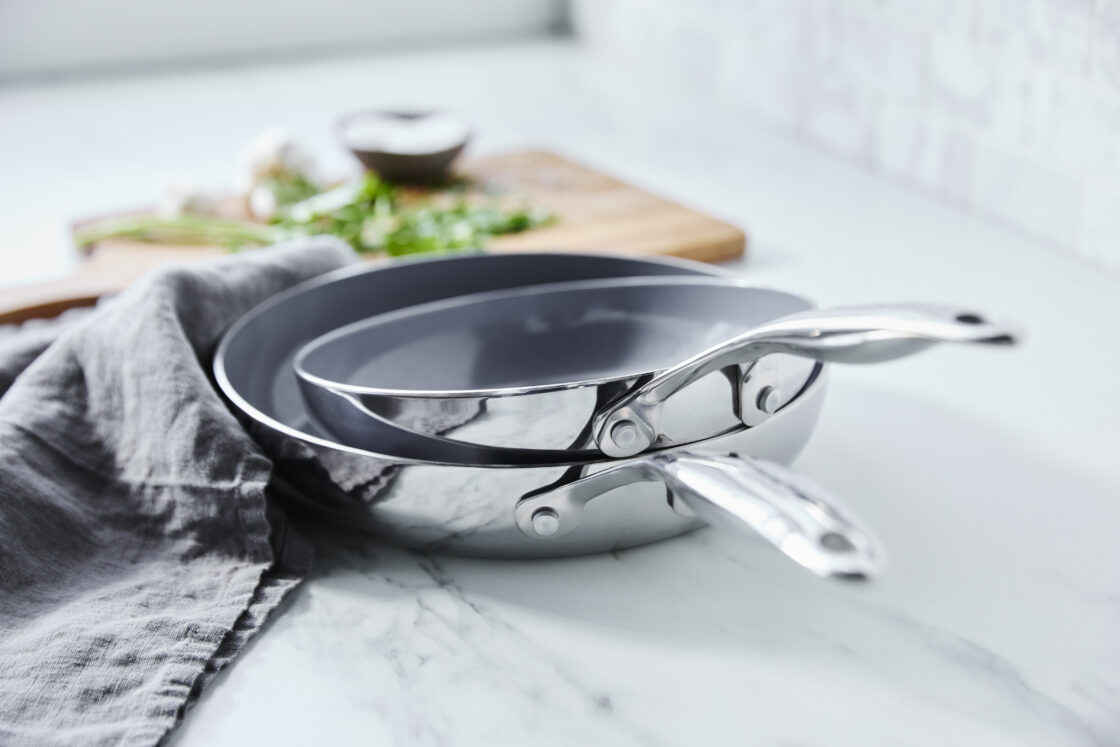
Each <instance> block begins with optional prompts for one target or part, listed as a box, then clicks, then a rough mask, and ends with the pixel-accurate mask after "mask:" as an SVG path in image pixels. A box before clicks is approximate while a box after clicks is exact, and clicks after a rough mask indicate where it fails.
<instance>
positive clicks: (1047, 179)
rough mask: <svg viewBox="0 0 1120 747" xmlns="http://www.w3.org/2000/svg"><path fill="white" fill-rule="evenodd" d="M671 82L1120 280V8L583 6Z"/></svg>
mask: <svg viewBox="0 0 1120 747" xmlns="http://www.w3.org/2000/svg"><path fill="white" fill-rule="evenodd" d="M573 18H574V22H575V26H576V29H577V32H578V33H579V34H580V36H581V37H582V38H583V39H584V40H585V41H586V42H587V44H588V45H589V46H591V47H592V48H594V49H596V50H599V51H600V52H601V53H602V54H603V55H605V56H609V57H613V58H615V59H625V60H628V61H630V63H632V64H633V63H636V64H641V65H643V66H646V67H648V68H650V69H651V70H653V71H654V72H655V73H656V74H658V75H661V76H662V77H663V78H664V79H665V81H666V85H670V84H675V85H683V86H687V87H689V88H691V89H693V90H700V91H704V92H708V93H710V94H711V95H712V96H715V97H718V98H720V99H722V100H724V101H728V102H732V103H733V104H735V107H734V110H736V111H741V112H743V116H759V115H760V116H762V117H764V118H765V119H767V120H769V121H771V122H773V123H776V124H778V125H780V126H782V127H786V128H788V129H790V130H791V131H793V132H796V133H798V134H799V135H801V136H802V137H804V138H805V139H806V140H808V141H810V142H812V143H814V144H817V145H820V146H823V147H825V148H828V149H829V150H831V151H833V152H835V153H838V154H840V155H842V156H845V157H847V158H850V159H852V160H853V161H856V162H858V163H861V164H865V165H867V166H868V167H870V168H875V169H878V170H880V171H882V172H885V173H887V174H890V175H891V176H892V177H894V178H896V179H899V180H901V181H904V182H907V183H909V184H912V185H915V186H916V187H919V188H922V189H925V190H928V191H930V192H933V193H935V194H937V195H940V196H941V197H943V198H946V199H949V200H952V201H954V202H956V203H958V204H961V205H966V206H969V207H970V208H971V209H973V210H976V211H977V212H980V213H983V214H985V215H988V216H990V217H993V218H995V219H998V220H999V221H1001V222H1003V223H1005V224H1007V225H1010V226H1013V227H1015V228H1018V229H1019V230H1022V231H1024V232H1026V233H1030V234H1032V235H1034V236H1037V237H1039V238H1041V239H1043V240H1046V241H1049V242H1051V243H1053V244H1055V245H1057V246H1059V247H1061V248H1063V249H1066V250H1068V251H1071V252H1075V253H1078V254H1081V255H1083V256H1086V257H1087V258H1088V257H1091V258H1093V260H1094V261H1096V262H1099V263H1102V264H1107V265H1109V266H1111V267H1116V268H1120V256H1118V255H1120V249H1118V247H1120V228H1118V224H1120V200H1118V199H1117V194H1118V193H1120V0H692V1H691V2H688V3H682V2H675V1H674V0H574V8H573Z"/></svg>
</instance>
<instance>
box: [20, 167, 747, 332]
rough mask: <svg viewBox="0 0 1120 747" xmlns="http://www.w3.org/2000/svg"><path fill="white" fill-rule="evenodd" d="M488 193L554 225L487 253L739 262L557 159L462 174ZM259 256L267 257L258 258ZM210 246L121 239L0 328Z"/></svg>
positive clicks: (655, 204)
mask: <svg viewBox="0 0 1120 747" xmlns="http://www.w3.org/2000/svg"><path fill="white" fill-rule="evenodd" d="M460 171H461V172H462V173H464V174H465V175H466V176H467V177H469V178H471V179H473V180H475V181H479V182H482V183H483V184H485V185H487V186H494V187H496V188H500V189H505V190H508V191H509V192H511V193H514V194H518V195H524V196H525V197H527V198H528V200H529V201H530V202H531V203H532V204H534V205H541V206H543V207H546V208H548V209H549V210H551V211H552V212H553V213H555V214H556V215H557V217H558V219H559V220H558V221H557V222H556V224H555V225H552V226H547V227H544V228H538V229H534V230H532V231H526V232H525V233H519V234H511V235H507V236H499V237H495V238H494V239H493V240H492V242H491V243H490V245H489V248H490V249H491V250H493V251H513V252H516V251H540V250H557V249H560V250H576V251H588V250H602V251H607V252H621V253H635V254H654V255H664V256H672V257H685V258H688V259H695V260H700V261H703V262H719V261H723V260H727V259H733V258H735V257H738V256H740V255H741V254H742V253H743V251H744V248H745V246H746V238H745V236H744V234H743V232H742V231H741V230H740V229H738V228H736V227H735V226H732V225H730V224H728V223H725V222H723V221H721V220H717V219H716V218H713V217H711V216H709V215H705V214H703V213H700V212H697V211H696V210H692V209H691V208H687V207H684V206H683V205H678V204H676V203H674V202H670V201H669V200H666V199H664V198H661V197H657V196H656V195H652V194H650V193H649V192H645V191H643V190H641V189H638V188H637V187H633V186H631V185H629V184H626V183H624V182H621V181H619V180H618V179H615V178H613V177H610V176H607V175H605V174H602V173H599V172H598V171H595V170H593V169H590V168H588V167H586V166H582V165H580V164H578V163H575V162H573V161H570V160H568V159H567V158H564V157H563V156H559V155H556V154H555V153H548V152H544V151H528V152H521V153H510V154H507V155H501V156H493V157H490V158H481V159H477V160H473V161H468V162H466V163H465V164H464V165H463V166H462V168H461V169H460ZM264 251H267V249H266V250H264ZM223 253H224V250H222V249H220V248H216V247H170V246H157V245H153V244H143V243H139V242H135V241H128V240H109V241H104V242H101V243H99V244H98V245H97V246H96V247H94V248H93V250H92V251H91V252H89V254H88V257H87V258H86V259H85V261H84V262H83V263H82V264H81V265H80V267H79V269H78V271H77V272H75V273H74V274H73V275H71V276H70V277H67V278H63V279H62V280H58V281H55V282H52V283H47V284H42V285H35V286H26V287H23V288H12V289H5V290H2V291H0V324H8V323H14V322H19V321H23V320H25V319H32V318H37V317H50V316H54V315H56V314H59V313H61V312H62V311H64V310H65V309H67V308H71V307H74V306H84V305H89V304H92V303H93V302H94V301H96V299H97V298H98V297H99V296H102V295H105V294H108V293H115V292H117V291H120V290H122V289H123V288H125V287H126V286H127V285H128V284H129V283H131V282H132V281H133V280H135V279H136V278H137V277H139V276H140V275H143V274H144V273H146V272H148V271H149V270H151V269H153V268H154V267H157V266H159V265H161V264H165V263H167V262H182V261H193V260H198V259H204V258H207V257H213V256H217V255H220V254H223Z"/></svg>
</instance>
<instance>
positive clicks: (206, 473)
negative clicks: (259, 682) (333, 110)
mask: <svg viewBox="0 0 1120 747" xmlns="http://www.w3.org/2000/svg"><path fill="white" fill-rule="evenodd" d="M352 260H353V254H352V252H351V251H350V250H349V249H348V248H347V247H346V246H345V245H344V244H341V242H336V241H334V240H330V239H315V240H311V241H307V242H303V243H302V244H301V245H299V246H290V247H283V248H273V249H268V250H261V251H256V252H249V253H246V254H243V255H237V256H234V257H230V258H227V259H223V260H220V261H217V262H213V263H207V264H198V265H192V266H189V267H185V268H176V269H170V270H166V271H161V272H158V273H156V274H154V275H152V276H149V277H148V278H147V279H146V280H144V281H141V282H140V283H139V284H137V285H136V286H134V287H132V288H130V289H129V290H128V291H126V292H124V293H122V294H120V295H119V296H117V297H115V298H113V299H111V300H109V301H107V302H104V303H102V304H101V305H99V306H98V308H97V309H96V310H94V311H92V312H89V313H86V314H77V315H72V317H71V318H70V319H69V320H67V321H64V322H62V323H59V324H55V325H40V326H38V327H36V328H28V329H25V330H22V331H21V332H19V333H17V334H14V335H6V336H3V337H0V744H5V745H9V744H35V745H40V744H153V743H156V742H158V741H159V740H161V739H162V738H163V737H164V736H166V734H167V733H168V731H169V730H170V729H171V728H172V727H174V725H175V724H176V723H177V721H178V720H179V718H181V716H182V714H183V711H184V710H185V708H186V706H188V705H189V704H190V703H191V702H192V701H193V699H194V698H195V697H197V695H198V693H199V691H200V690H201V688H202V687H204V686H205V685H206V683H207V682H208V681H209V680H210V679H211V678H212V677H213V675H214V674H215V673H216V672H217V671H218V670H219V669H220V668H221V667H222V666H223V665H225V664H226V663H228V662H229V661H230V660H231V659H232V658H233V657H234V656H236V655H237V653H238V652H239V651H240V650H241V649H242V647H243V646H244V645H245V643H246V641H247V640H248V638H249V637H250V636H251V635H252V634H253V633H254V632H255V631H256V630H257V629H258V628H259V627H260V626H261V624H262V623H263V621H264V618H265V616H266V615H267V614H268V612H269V611H270V610H271V609H273V608H274V607H275V606H276V605H277V604H278V603H279V602H280V600H281V598H282V597H283V595H284V594H285V592H287V591H288V590H290V589H291V588H292V587H293V586H294V585H295V584H297V583H298V581H299V578H300V577H301V575H302V574H303V573H304V572H305V570H306V568H307V566H308V564H309V562H310V547H309V545H308V544H307V543H306V542H305V541H304V540H303V539H302V538H300V537H299V536H298V535H296V534H295V533H293V532H291V531H289V530H288V528H287V526H286V525H285V523H284V521H283V517H282V515H281V514H280V513H279V512H278V511H276V510H275V509H273V508H272V507H271V505H270V503H269V502H268V501H267V500H266V495H265V486H266V484H267V483H268V479H269V475H270V471H271V464H270V462H269V460H268V458H267V457H266V456H265V455H264V454H263V453H262V452H261V450H260V448H259V447H258V446H257V445H256V444H255V443H254V442H253V441H252V440H251V439H250V438H249V437H248V435H247V434H246V433H245V432H244V431H243V430H242V428H241V427H240V426H239V425H238V423H237V420H236V419H235V418H234V416H233V415H232V414H231V413H230V411H229V410H228V409H227V408H226V406H225V405H224V403H223V402H222V400H221V398H220V397H219V395H218V394H217V392H216V391H215V390H214V389H213V387H212V386H211V382H210V376H209V365H210V356H211V354H212V352H213V348H214V346H215V344H216V342H217V340H218V338H219V336H220V335H221V333H222V331H223V330H225V329H226V328H227V327H228V326H229V325H230V324H231V323H232V322H233V321H234V320H235V319H237V317H238V316H240V315H241V314H242V313H244V312H245V311H247V310H248V309H249V308H251V307H252V306H253V305H254V304H256V303H258V302H259V301H261V300H263V299H264V298H267V297H268V296H269V295H271V294H273V293H276V292H277V291H280V290H282V289H284V288H286V287H288V286H290V285H292V284H294V283H296V282H299V281H301V280H304V279H306V278H309V277H312V276H314V275H317V274H320V273H323V272H326V271H328V270H332V269H334V268H336V267H339V266H341V265H343V264H346V263H348V262H350V261H352Z"/></svg>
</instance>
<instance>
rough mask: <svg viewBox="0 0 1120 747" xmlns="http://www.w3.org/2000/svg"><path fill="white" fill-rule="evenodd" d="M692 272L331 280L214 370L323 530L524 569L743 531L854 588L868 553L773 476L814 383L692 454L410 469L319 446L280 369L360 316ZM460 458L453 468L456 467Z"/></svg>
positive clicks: (813, 410)
mask: <svg viewBox="0 0 1120 747" xmlns="http://www.w3.org/2000/svg"><path fill="white" fill-rule="evenodd" d="M717 272H718V270H713V269H712V268H708V267H705V266H702V265H697V264H693V263H678V262H666V261H661V260H633V259H625V258H618V257H602V256H585V255H575V254H557V255H490V256H474V257H455V258H446V259H438V260H424V261H413V262H407V263H396V264H383V265H380V266H377V267H374V268H370V269H366V268H361V269H357V270H354V269H351V270H345V271H341V272H339V273H332V274H330V275H327V276H324V277H322V278H318V279H316V280H313V281H310V282H308V283H305V284H303V285H301V286H299V287H297V288H293V289H291V290H290V291H288V292H285V293H282V294H280V295H278V296H276V297H274V298H273V299H270V300H269V301H267V302H265V303H264V304H262V305H261V306H258V307H257V308H256V309H254V310H253V311H251V312H250V313H249V314H247V315H246V316H245V317H243V318H242V319H241V320H240V321H238V322H237V324H235V325H234V326H233V327H232V328H231V329H230V330H229V332H227V334H226V335H225V336H224V338H223V340H222V341H221V344H220V345H219V347H218V350H217V352H216V354H215V361H214V372H215V377H216V380H217V382H218V385H219V387H220V388H221V390H222V391H223V393H224V394H225V395H226V396H227V398H228V399H229V401H230V402H231V403H232V405H233V406H234V407H235V408H236V409H237V410H238V411H240V412H241V413H242V415H243V416H244V418H245V420H246V423H247V425H248V427H249V428H250V429H251V430H252V431H253V432H254V434H255V435H256V436H257V438H258V439H259V440H260V441H261V443H262V445H264V447H265V449H266V451H267V452H268V454H269V456H270V458H272V459H273V461H274V463H275V467H276V472H275V474H276V478H277V484H278V485H281V486H286V487H287V488H289V489H290V493H291V495H292V496H293V497H294V498H295V499H296V500H299V501H301V502H304V503H305V504H306V505H308V506H311V507H314V508H315V509H316V510H317V511H318V512H319V513H320V514H322V515H325V516H328V517H330V518H332V519H333V520H335V521H337V522H339V523H341V524H344V525H347V526H352V527H360V528H363V529H367V530H371V531H375V532H377V533H379V534H382V535H386V536H388V537H389V538H391V539H393V540H394V541H396V542H398V543H401V544H404V545H407V546H411V547H416V548H421V549H426V550H434V551H446V552H457V553H464V554H474V555H487V556H499V557H500V556H505V557H526V556H549V555H569V554H578V553H587V552H598V551H606V550H611V549H618V548H624V547H629V546H633V545H638V544H643V543H647V542H651V541H655V540H658V539H662V538H665V537H669V536H672V535H674V534H679V533H681V532H684V531H688V530H690V529H693V528H695V527H697V526H700V525H701V524H703V523H704V521H708V522H711V523H713V524H716V525H718V526H723V527H727V528H733V529H735V528H738V529H743V528H748V527H754V528H755V530H757V533H758V534H760V535H761V536H763V537H765V538H767V539H768V540H770V541H771V542H773V543H774V544H775V545H777V546H778V547H779V548H780V549H781V550H782V551H783V552H785V553H786V554H787V555H790V556H791V557H794V559H795V560H797V561H798V562H800V563H801V564H803V565H805V566H807V567H809V568H811V569H812V570H814V571H815V572H817V573H821V574H824V575H836V576H845V577H846V576H865V575H870V574H873V573H875V572H876V571H877V570H878V569H879V568H880V567H881V565H882V553H881V551H880V550H879V548H878V545H877V543H876V542H875V541H874V539H873V538H872V537H871V536H870V535H869V534H868V533H867V532H866V530H864V529H862V528H861V527H860V525H859V524H858V522H856V521H855V520H854V519H852V518H851V517H850V516H849V515H848V513H847V512H846V511H845V510H843V509H842V508H838V507H836V506H835V503H834V501H833V500H832V499H830V498H827V497H826V496H824V495H823V494H822V493H821V492H820V491H819V489H816V488H814V487H812V486H809V485H807V484H806V483H805V482H804V481H803V480H802V479H800V478H798V477H797V476H795V475H792V474H791V473H789V472H788V470H784V469H783V468H781V467H778V466H777V465H776V464H768V463H766V462H760V461H756V460H754V459H751V458H748V457H745V456H741V455H746V454H751V455H754V456H755V457H761V458H763V459H768V460H773V461H774V462H782V463H788V462H789V461H790V460H792V459H793V458H794V457H795V456H796V454H797V453H798V451H799V450H800V449H801V447H802V446H803V445H804V443H805V441H806V440H807V439H808V437H809V434H810V432H811V430H812V427H813V424H814V423H815V420H816V416H817V413H818V411H819V408H820V404H821V401H822V397H823V394H824V389H823V383H824V381H823V376H822V375H821V369H820V367H819V366H818V367H815V368H814V370H815V375H814V376H813V377H811V380H810V381H809V382H807V383H806V385H805V387H804V390H803V391H802V393H801V395H800V396H799V397H797V399H796V401H795V402H793V403H791V404H790V405H788V406H787V407H786V409H785V411H784V412H783V417H781V418H775V419H773V420H771V421H769V422H766V423H764V424H762V425H760V426H759V427H757V428H752V429H749V430H742V431H740V432H737V433H734V434H732V435H730V436H728V437H725V438H721V439H715V440H712V441H709V442H706V443H704V444H703V445H702V446H699V447H692V448H690V449H688V450H687V451H685V450H669V451H664V452H660V453H658V454H653V455H646V456H642V457H640V458H636V459H628V460H619V461H613V462H573V463H570V464H553V465H543V466H534V467H512V466H477V465H473V464H471V463H470V460H472V459H474V458H475V457H474V452H478V451H484V450H483V449H479V448H478V447H473V446H470V445H467V444H461V445H459V448H460V449H461V450H462V451H461V452H460V453H458V454H456V453H453V452H452V451H449V452H447V453H446V458H444V459H442V460H439V461H437V460H432V459H421V458H418V457H417V455H416V454H414V453H409V447H408V444H407V443H403V442H400V441H398V440H396V436H395V434H396V433H397V432H398V430H399V429H394V430H389V431H387V432H386V433H385V434H384V436H385V438H384V441H383V446H384V448H382V449H379V450H378V451H376V452H375V451H372V450H363V449H357V448H353V447H347V446H344V445H341V444H338V443H337V442H335V441H333V440H332V439H330V438H329V437H328V436H326V435H324V434H322V433H321V432H319V431H318V430H317V429H316V427H315V425H314V424H313V423H312V422H311V420H310V419H309V417H308V413H307V412H306V410H305V408H304V405H303V401H302V398H301V397H300V394H299V390H298V384H297V382H296V377H295V374H294V372H293V370H292V368H291V360H292V357H293V356H294V354H295V351H296V350H297V349H298V348H300V347H301V346H302V345H304V344H305V343H306V342H307V341H308V340H309V339H311V338H314V337H316V336H319V335H321V334H323V333H325V332H327V331H329V330H331V329H334V328H336V327H338V326H341V325H344V324H347V323H350V322H353V321H355V320H358V319H362V318H365V317H367V316H370V315H371V314H377V313H384V312H387V311H390V310H392V309H399V308H402V307H405V306H407V305H409V304H412V303H419V302H427V301H431V300H433V299H436V298H441V297H452V296H455V295H457V294H466V293H471V292H478V291H486V290H493V289H496V288H501V287H517V286H519V285H525V284H533V283H541V282H544V281H549V280H556V279H558V278H566V279H577V278H578V277H579V276H582V277H583V278H585V279H586V278H595V277H618V276H627V275H640V274H646V275H669V274H679V275H689V274H691V275H702V274H709V273H710V274H715V273H717ZM458 458H461V459H462V461H459V462H458V463H456V462H455V461H454V460H455V459H458Z"/></svg>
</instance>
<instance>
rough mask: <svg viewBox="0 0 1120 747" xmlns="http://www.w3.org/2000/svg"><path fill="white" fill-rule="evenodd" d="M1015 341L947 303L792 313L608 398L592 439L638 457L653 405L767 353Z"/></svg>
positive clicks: (852, 353) (650, 427)
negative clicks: (718, 373)
mask: <svg viewBox="0 0 1120 747" xmlns="http://www.w3.org/2000/svg"><path fill="white" fill-rule="evenodd" d="M1015 338H1016V333H1015V332H1014V331H1012V330H1011V329H1010V328H1009V327H1007V326H1005V325H1001V324H996V323H993V322H989V321H987V320H986V319H985V318H984V317H982V316H981V315H979V314H977V313H975V312H972V311H965V310H962V309H958V308H953V307H946V306H933V305H909V306H888V305H880V306H860V307H851V308H841V309H831V310H814V311H807V312H801V313H798V314H792V315H790V316H786V317H782V318H781V319H777V320H775V321H773V322H769V323H767V324H764V325H762V326H760V327H755V328H754V329H752V330H750V331H748V332H744V333H743V334H741V335H739V336H737V337H733V338H732V339H730V340H728V341H727V342H724V343H721V344H720V345H717V346H715V347H712V348H709V349H708V350H705V351H704V352H702V353H699V354H697V355H695V356H693V357H692V358H689V359H688V360H686V361H683V362H682V363H679V364H677V365H676V366H673V367H672V368H669V369H666V370H664V371H662V372H661V373H659V374H657V375H656V376H654V377H653V378H652V379H650V381H648V382H647V383H646V384H644V385H643V386H640V387H638V388H637V389H635V390H633V391H632V392H630V393H628V394H627V395H625V396H624V397H622V398H620V399H618V400H616V401H615V402H613V403H611V404H610V405H609V406H608V407H607V408H605V409H604V410H602V411H601V412H599V413H598V414H596V416H595V418H594V421H593V428H594V434H595V442H596V444H597V445H598V446H599V449H600V450H601V451H602V452H603V453H604V454H606V455H607V456H611V457H627V456H634V455H635V454H640V453H641V452H643V451H645V450H646V449H648V448H649V447H650V446H652V445H654V444H655V443H657V442H658V440H659V439H660V437H661V432H660V429H659V427H658V420H659V416H660V409H661V406H662V405H663V404H664V403H665V401H666V400H667V399H668V398H669V397H671V396H672V395H673V394H675V393H676V392H678V391H680V390H681V389H683V388H684V387H686V386H688V385H689V384H691V383H693V382H695V381H698V380H699V379H701V378H703V377H705V376H707V375H708V374H710V373H712V372H714V371H718V370H720V369H723V368H727V367H728V366H733V365H748V364H750V363H752V362H754V361H757V360H758V359H759V358H762V357H764V356H767V355H770V354H772V353H786V354H790V355H796V356H801V357H804V358H813V359H815V360H818V361H828V362H834V363H880V362H882V361H888V360H893V359H895V358H902V357H904V356H907V355H912V354H914V353H917V352H918V351H920V350H924V349H925V348H927V347H929V346H930V345H933V344H934V343H938V342H964V343H978V344H988V345H1010V344H1013V343H1014V342H1015ZM766 394H767V393H766V392H761V393H759V395H758V396H759V397H760V398H761V397H765V396H766Z"/></svg>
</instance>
